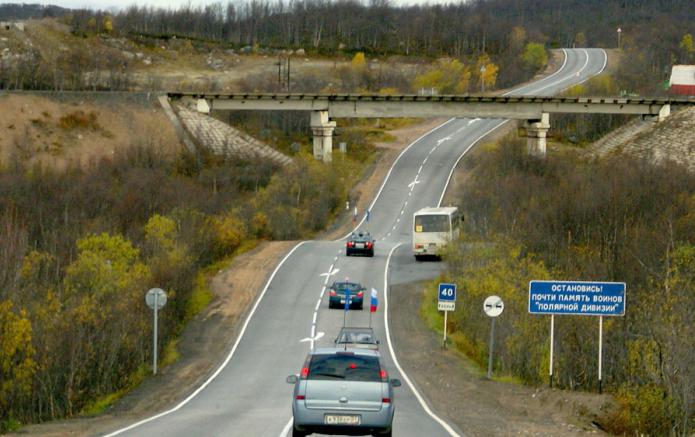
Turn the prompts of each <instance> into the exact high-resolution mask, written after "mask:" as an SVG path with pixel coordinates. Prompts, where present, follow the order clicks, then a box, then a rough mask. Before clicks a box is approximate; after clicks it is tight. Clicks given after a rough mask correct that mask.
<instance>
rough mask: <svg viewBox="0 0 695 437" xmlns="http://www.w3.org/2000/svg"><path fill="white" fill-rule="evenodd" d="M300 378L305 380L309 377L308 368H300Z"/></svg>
mask: <svg viewBox="0 0 695 437" xmlns="http://www.w3.org/2000/svg"><path fill="white" fill-rule="evenodd" d="M300 376H301V377H302V378H306V377H307V376H309V368H308V367H302V372H301V373H300Z"/></svg>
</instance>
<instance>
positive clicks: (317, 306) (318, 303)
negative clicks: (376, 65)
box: [314, 299, 321, 311]
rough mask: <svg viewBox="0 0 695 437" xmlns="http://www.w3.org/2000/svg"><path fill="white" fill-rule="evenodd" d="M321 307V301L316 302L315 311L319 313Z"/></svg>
mask: <svg viewBox="0 0 695 437" xmlns="http://www.w3.org/2000/svg"><path fill="white" fill-rule="evenodd" d="M320 306H321V299H319V300H317V301H316V307H314V311H318V310H319V307H320Z"/></svg>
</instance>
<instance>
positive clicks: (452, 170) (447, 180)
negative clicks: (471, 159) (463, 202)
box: [437, 120, 509, 207]
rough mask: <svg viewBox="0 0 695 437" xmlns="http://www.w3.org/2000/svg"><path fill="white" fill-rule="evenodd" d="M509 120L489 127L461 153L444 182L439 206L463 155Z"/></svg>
mask: <svg viewBox="0 0 695 437" xmlns="http://www.w3.org/2000/svg"><path fill="white" fill-rule="evenodd" d="M508 121H509V120H504V121H501V122H500V123H498V124H497V125H495V126H494V127H492V128H491V129H489V130H488V131H487V132H485V133H484V134H482V135H481V136H479V137H478V138H477V139H476V140H475V141H473V142H472V143H471V144H470V145H469V146H468V147H466V149H465V150H464V151H463V153H461V155H460V156H459V157H458V159H457V160H456V162H455V163H454V165H453V167H451V171H450V172H449V177H448V178H447V179H446V184H444V189H443V190H442V195H441V196H439V203H437V206H438V207H439V206H441V205H442V201H443V200H444V195H445V194H446V190H447V189H448V188H449V182H451V177H452V176H453V175H454V171H455V170H456V167H458V165H459V161H461V158H463V156H464V155H465V154H466V153H468V151H469V150H471V147H473V146H475V145H476V144H477V143H478V141H480V140H482V139H483V138H485V136H487V135H488V134H489V133H490V132H492V131H494V130H495V129H497V128H498V127H500V126H502V125H503V124H505V123H506V122H508Z"/></svg>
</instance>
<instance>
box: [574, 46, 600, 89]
mask: <svg viewBox="0 0 695 437" xmlns="http://www.w3.org/2000/svg"><path fill="white" fill-rule="evenodd" d="M583 50H584V52H585V53H586V62H589V52H588V51H587V50H586V49H583ZM601 51H602V52H603V65H602V66H601V69H600V70H599V71H598V72H597V73H596V74H592V75H591V76H589V77H587V78H586V79H584V80H583V81H581V82H577V83H576V84H574V85H581V84H583V83H584V82H586V81H587V80H589V79H591V78H592V77H594V76H598V75H599V74H601V73H603V70H605V69H606V64H608V55H607V54H606V51H605V50H603V49H601ZM568 88H569V87H568Z"/></svg>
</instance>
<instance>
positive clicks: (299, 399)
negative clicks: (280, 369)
mask: <svg viewBox="0 0 695 437" xmlns="http://www.w3.org/2000/svg"><path fill="white" fill-rule="evenodd" d="M294 398H295V399H296V400H298V401H303V400H304V399H306V396H304V395H297V396H295V397H294ZM389 402H390V400H389Z"/></svg>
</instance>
